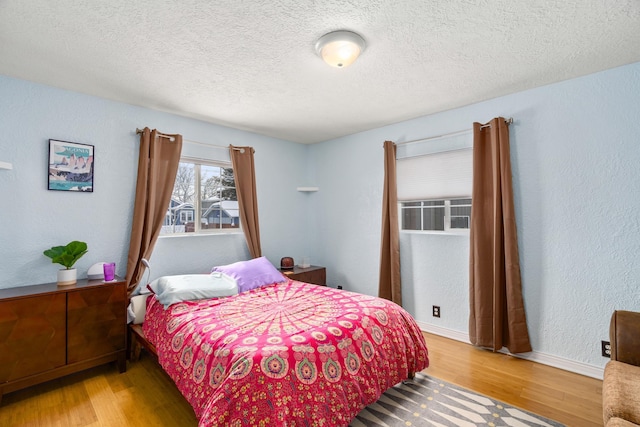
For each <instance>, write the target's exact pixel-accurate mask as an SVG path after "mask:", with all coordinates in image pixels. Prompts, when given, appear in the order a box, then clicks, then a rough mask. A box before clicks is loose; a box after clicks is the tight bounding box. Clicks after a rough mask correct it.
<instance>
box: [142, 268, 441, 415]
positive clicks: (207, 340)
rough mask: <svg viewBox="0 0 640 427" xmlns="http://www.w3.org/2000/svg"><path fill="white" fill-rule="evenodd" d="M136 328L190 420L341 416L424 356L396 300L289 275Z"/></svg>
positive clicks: (156, 314) (423, 362)
mask: <svg viewBox="0 0 640 427" xmlns="http://www.w3.org/2000/svg"><path fill="white" fill-rule="evenodd" d="M147 301H148V302H147V304H148V307H147V314H146V318H145V322H144V325H143V329H144V332H145V335H146V337H147V339H148V340H149V341H151V342H152V343H153V344H154V345H155V346H156V348H157V350H158V360H159V362H160V364H161V365H162V367H163V368H164V369H165V370H166V372H167V373H168V374H169V375H170V376H171V378H172V379H173V380H174V382H175V383H176V385H177V386H178V389H179V390H180V392H181V393H182V394H183V395H184V397H185V398H186V399H187V400H188V401H189V403H190V404H191V406H193V409H194V410H195V414H196V416H197V417H198V419H199V425H200V426H282V427H284V426H287V427H292V426H327V427H333V426H347V425H348V424H349V422H350V421H351V420H352V419H353V418H354V417H355V416H356V415H357V414H358V412H359V411H360V410H361V409H362V408H364V407H365V406H367V405H368V404H370V403H372V402H375V401H376V400H377V399H378V398H379V397H380V395H381V394H382V393H383V392H384V391H385V390H386V389H388V388H389V387H392V386H393V385H395V384H397V383H399V382H400V381H402V380H404V379H406V378H407V377H408V375H409V374H410V373H413V372H419V371H421V370H422V369H424V368H426V367H427V366H428V365H429V361H428V357H427V347H426V344H425V341H424V337H423V335H422V333H421V332H420V329H419V328H418V326H417V324H416V323H415V321H414V320H413V318H412V317H411V316H410V315H409V314H408V313H407V312H406V311H405V310H403V309H402V308H401V307H400V306H398V305H396V304H394V303H392V302H390V301H387V300H384V299H379V298H375V297H371V296H366V295H361V294H357V293H352V292H347V291H343V290H337V289H333V288H328V287H324V286H317V285H311V284H306V283H301V282H297V281H291V280H290V281H288V282H283V283H280V284H274V285H269V286H265V287H262V288H259V289H254V290H252V291H249V292H246V293H242V294H239V295H235V296H232V297H226V298H218V299H208V300H199V301H188V302H182V303H177V304H174V305H172V306H170V307H169V308H168V309H166V310H165V309H164V308H163V307H162V305H161V304H160V303H158V302H157V300H156V299H155V298H148V300H147Z"/></svg>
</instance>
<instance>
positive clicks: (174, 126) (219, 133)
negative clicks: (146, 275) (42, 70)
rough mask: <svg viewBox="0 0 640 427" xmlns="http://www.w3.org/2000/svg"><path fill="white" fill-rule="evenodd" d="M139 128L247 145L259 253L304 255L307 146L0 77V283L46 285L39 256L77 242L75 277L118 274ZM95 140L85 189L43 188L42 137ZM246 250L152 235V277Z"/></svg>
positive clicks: (46, 271) (51, 275) (234, 242)
mask: <svg viewBox="0 0 640 427" xmlns="http://www.w3.org/2000/svg"><path fill="white" fill-rule="evenodd" d="M145 126H148V127H150V128H157V129H159V130H160V131H163V132H167V133H179V134H182V135H183V136H184V138H185V139H188V140H192V141H198V142H204V143H211V144H217V145H222V146H227V145H228V144H234V145H250V146H253V147H254V148H255V150H256V153H255V164H256V175H257V187H258V204H259V214H260V222H261V239H262V250H263V254H264V255H265V256H267V257H268V258H269V259H270V260H271V261H272V262H273V263H274V264H276V265H277V264H278V263H279V261H280V258H281V257H283V256H289V255H290V256H293V257H295V258H300V257H302V256H303V255H307V252H308V251H309V250H308V241H307V239H305V236H304V233H305V231H306V230H307V229H308V223H307V207H306V204H305V200H307V199H306V194H302V193H299V192H297V191H296V187H297V186H299V185H304V182H305V181H306V180H307V169H306V151H307V149H308V147H307V146H304V145H300V144H296V143H292V142H287V141H281V140H277V139H273V138H267V137H263V136H260V135H256V134H252V133H249V132H243V131H238V130H233V129H229V128H226V127H222V126H216V125H213V124H209V123H205V122H201V121H198V120H192V119H187V118H184V117H179V116H175V115H171V114H166V113H162V112H158V111H153V110H149V109H145V108H139V107H134V106H131V105H126V104H122V103H118V102H113V101H108V100H105V99H100V98H96V97H92V96H87V95H83V94H79V93H74V92H70V91H66V90H61V89H56V88H52V87H48V86H43V85H39V84H34V83H30V82H26V81H23V80H18V79H13V78H9V77H4V76H0V161H3V162H8V163H11V164H12V165H13V169H12V170H0V206H1V208H0V241H1V244H0V288H6V287H14V286H21V285H32V284H37V283H46V282H55V280H56V271H57V269H58V268H59V266H58V265H57V264H52V263H51V260H50V259H49V258H47V257H45V256H44V255H43V254H42V251H43V250H45V249H48V248H50V247H51V246H55V245H63V244H66V243H68V242H70V241H72V240H82V241H86V242H87V244H88V246H89V253H88V254H87V255H85V256H84V257H83V258H81V259H80V260H79V261H78V263H77V264H76V267H77V268H78V272H79V273H78V274H79V277H86V271H87V269H88V268H89V267H90V266H91V265H92V264H93V263H96V262H99V261H115V262H116V269H117V274H118V275H120V276H124V275H125V274H126V259H127V251H128V248H129V231H130V227H131V216H132V214H133V200H134V195H135V184H136V171H137V158H138V147H139V142H138V141H139V136H137V135H135V129H136V128H137V127H138V128H142V127H145ZM49 139H60V140H64V141H73V142H79V143H84V144H91V145H94V146H95V178H94V179H95V180H94V192H93V193H72V192H63V191H48V190H47V172H48V167H47V160H48V157H47V156H48V140H49ZM248 258H249V252H248V250H247V246H246V243H245V240H244V236H243V235H242V234H234V235H227V236H206V237H203V236H187V237H168V238H160V239H159V240H158V243H157V245H156V250H155V251H154V254H153V256H152V257H151V263H152V276H153V277H157V276H159V275H161V274H168V273H185V272H206V271H210V269H211V267H212V266H214V265H218V264H224V263H227V262H234V261H237V260H239V259H248Z"/></svg>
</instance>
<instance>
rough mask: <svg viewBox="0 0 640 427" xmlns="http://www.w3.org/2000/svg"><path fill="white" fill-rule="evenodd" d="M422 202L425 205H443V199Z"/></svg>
mask: <svg viewBox="0 0 640 427" xmlns="http://www.w3.org/2000/svg"><path fill="white" fill-rule="evenodd" d="M422 203H424V205H425V206H444V200H426V201H424V202H422Z"/></svg>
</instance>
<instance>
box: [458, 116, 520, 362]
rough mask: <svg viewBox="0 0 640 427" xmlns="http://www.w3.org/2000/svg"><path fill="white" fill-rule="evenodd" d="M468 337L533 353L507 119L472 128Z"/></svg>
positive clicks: (484, 344)
mask: <svg viewBox="0 0 640 427" xmlns="http://www.w3.org/2000/svg"><path fill="white" fill-rule="evenodd" d="M472 200H473V208H472V212H471V231H470V234H471V246H470V269H469V270H470V277H469V287H470V289H469V291H470V297H469V299H470V303H471V311H470V318H469V338H470V340H471V343H472V344H473V345H476V346H478V347H484V348H490V349H492V350H493V351H497V350H500V349H501V348H502V347H506V348H507V349H508V350H509V351H510V352H511V353H523V352H527V351H531V344H530V342H529V333H528V331H527V321H526V316H525V311H524V301H523V298H522V284H521V280H520V261H519V259H518V238H517V235H516V220H515V216H514V207H513V188H512V185H511V160H510V154H509V128H508V126H507V124H506V123H505V120H504V119H503V118H502V117H498V118H495V119H493V120H491V122H490V123H489V125H488V126H487V125H484V126H483V125H481V124H480V123H474V124H473V192H472Z"/></svg>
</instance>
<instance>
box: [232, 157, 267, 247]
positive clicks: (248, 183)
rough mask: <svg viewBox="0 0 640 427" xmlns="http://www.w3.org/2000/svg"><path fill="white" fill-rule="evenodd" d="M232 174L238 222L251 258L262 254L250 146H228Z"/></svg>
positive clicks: (256, 194)
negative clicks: (236, 199) (238, 212)
mask: <svg viewBox="0 0 640 427" xmlns="http://www.w3.org/2000/svg"><path fill="white" fill-rule="evenodd" d="M229 153H230V155H231V165H232V166H233V176H234V178H235V181H236V194H237V195H238V208H239V209H240V224H241V225H242V230H243V231H244V237H245V239H246V240H247V246H248V247H249V253H251V257H252V258H258V257H260V256H262V249H261V248H260V225H259V223H258V193H257V192H256V171H255V166H254V162H253V153H254V149H253V148H252V147H234V146H233V145H230V146H229Z"/></svg>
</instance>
